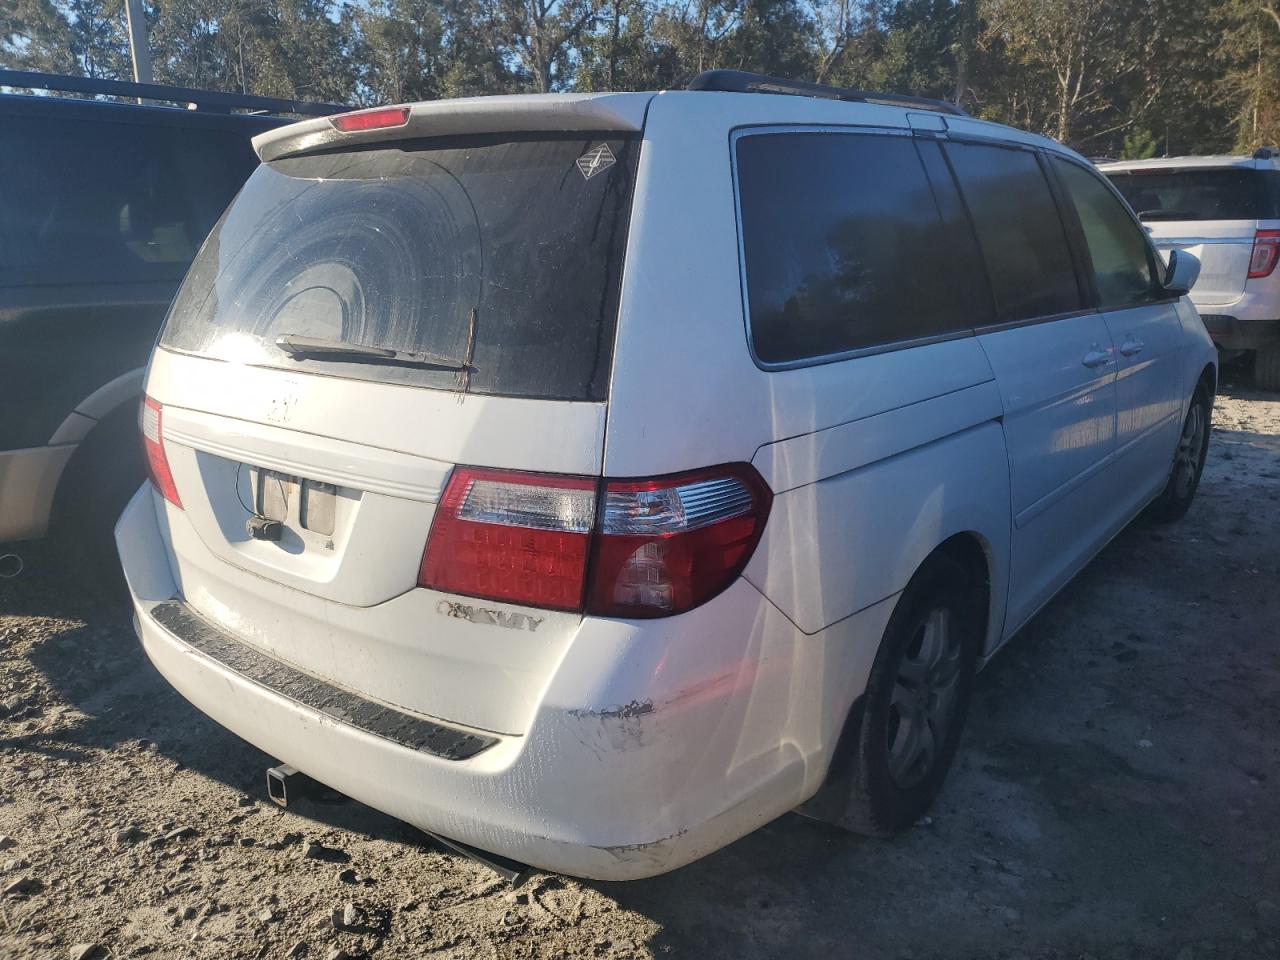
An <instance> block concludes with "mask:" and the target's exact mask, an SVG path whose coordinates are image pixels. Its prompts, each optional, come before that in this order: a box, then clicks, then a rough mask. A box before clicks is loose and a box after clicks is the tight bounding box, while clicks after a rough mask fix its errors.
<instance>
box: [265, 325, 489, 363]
mask: <svg viewBox="0 0 1280 960" xmlns="http://www.w3.org/2000/svg"><path fill="white" fill-rule="evenodd" d="M276 346H277V347H279V348H280V349H281V350H283V351H284V352H285V353H287V354H288V355H289V356H291V357H293V358H294V359H295V360H301V359H303V358H304V357H317V358H320V359H324V360H353V361H372V362H374V363H395V364H400V365H403V366H406V367H425V368H427V369H430V370H472V369H474V368H473V367H472V366H471V364H469V363H467V361H465V360H459V359H457V358H456V357H446V356H442V355H441V354H438V353H426V352H417V353H415V352H410V351H408V350H390V349H388V348H386V347H371V346H367V345H366V344H363V343H348V342H346V341H344V340H326V339H324V338H323V337H304V336H300V335H298V334H296V333H286V334H283V335H281V336H279V337H276Z"/></svg>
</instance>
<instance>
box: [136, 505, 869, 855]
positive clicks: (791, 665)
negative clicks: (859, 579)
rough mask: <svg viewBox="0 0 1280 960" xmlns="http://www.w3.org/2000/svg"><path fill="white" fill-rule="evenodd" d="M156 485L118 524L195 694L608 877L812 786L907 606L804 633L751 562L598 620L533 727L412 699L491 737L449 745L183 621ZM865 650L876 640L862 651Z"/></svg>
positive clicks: (479, 833) (521, 851)
mask: <svg viewBox="0 0 1280 960" xmlns="http://www.w3.org/2000/svg"><path fill="white" fill-rule="evenodd" d="M151 497H152V494H151V491H150V488H149V487H145V486H144V487H143V489H142V490H140V491H139V493H138V495H136V496H135V497H134V499H133V501H131V503H130V504H129V507H128V508H127V509H126V510H125V513H124V515H123V516H122V517H121V519H120V522H119V524H118V525H117V528H116V537H117V542H118V544H119V546H120V553H121V560H122V563H123V566H124V570H125V574H126V577H127V578H128V580H129V586H130V590H131V592H132V593H133V598H134V609H135V615H136V623H137V629H138V634H139V637H140V638H141V641H142V644H143V647H144V648H145V650H146V652H147V655H148V656H149V657H150V659H151V661H152V662H153V663H154V664H155V666H156V668H157V669H158V670H159V671H160V672H161V673H162V674H163V675H164V676H165V678H166V679H167V680H168V681H169V682H170V683H171V684H173V686H174V687H175V688H176V689H177V690H178V691H179V692H180V693H181V694H182V695H183V696H184V697H186V698H187V699H188V700H189V701H191V703H192V704H194V705H195V706H196V707H197V708H199V709H200V710H201V711H203V712H204V713H206V714H208V715H209V716H210V717H212V718H213V719H214V720H215V721H217V722H218V723H220V724H222V725H223V726H225V727H227V728H229V729H230V730H232V731H233V732H235V733H237V734H238V735H240V736H241V737H243V738H244V739H246V740H248V741H249V742H251V743H253V744H254V745H255V746H257V747H259V748H260V749H261V750H263V751H265V752H266V753H269V754H270V755H272V756H274V757H277V758H278V759H280V760H281V761H283V762H285V763H288V764H289V765H291V766H293V767H296V768H297V769H299V770H302V771H304V772H305V773H307V774H308V775H310V776H311V777H313V778H315V779H316V780H319V781H321V782H322V783H325V784H327V785H329V786H330V787H333V788H334V789H336V790H338V791H340V792H342V793H344V794H346V795H348V796H350V797H353V798H355V799H357V800H359V801H361V802H363V803H366V804H368V805H369V806H371V807H374V808H376V809H379V810H382V811H384V812H386V813H388V814H390V815H392V816H394V817H397V818H399V819H401V820H404V821H406V822H408V823H411V824H413V825H415V826H417V827H419V828H421V829H424V830H427V831H430V832H432V833H436V834H439V835H441V836H445V837H449V838H452V839H455V840H460V841H463V842H464V843H467V844H470V845H471V846H474V847H477V848H479V849H481V850H486V851H490V852H493V853H498V854H502V855H503V856H506V857H510V858H512V859H515V860H519V861H523V862H525V863H529V864H531V865H533V866H536V867H540V868H543V869H546V870H551V871H555V872H560V873H566V874H571V875H576V876H584V877H590V878H594V879H601V880H626V879H634V878H639V877H646V876H652V875H655V874H660V873H664V872H666V871H668V870H672V869H674V868H676V867H679V866H681V865H683V864H685V863H688V862H690V861H692V860H694V859H697V858H698V857H701V856H704V855H705V854H707V853H710V852H712V851H713V850H715V849H717V848H719V847H722V846H724V845H725V844H727V843H729V842H731V841H732V840H734V839H736V838H738V837H740V836H742V835H744V834H746V833H748V832H750V831H751V830H753V829H755V828H756V827H758V826H760V825H762V824H763V823H765V822H767V821H769V820H771V819H773V818H774V817H776V816H778V815H780V814H782V813H784V812H786V811H787V810H790V809H792V808H793V807H795V806H796V805H797V804H799V803H800V802H802V801H803V800H805V799H807V798H808V797H809V796H810V795H812V793H813V792H814V791H815V790H816V789H817V787H818V786H819V784H820V783H821V781H822V779H823V776H824V774H825V770H826V767H827V762H828V759H829V756H830V753H831V750H832V749H833V748H834V744H835V740H836V738H837V737H838V735H839V730H840V727H841V725H842V723H843V720H844V712H845V711H847V709H848V705H849V704H850V703H851V702H852V700H853V698H854V697H855V696H856V695H857V694H858V693H860V692H861V690H862V687H863V686H864V685H865V679H866V671H867V670H869V668H870V663H871V661H872V659H873V658H874V654H875V648H876V646H877V645H878V642H879V638H880V635H881V633H882V631H883V627H884V623H885V621H886V620H887V618H888V614H889V612H890V610H891V608H892V603H891V602H890V601H886V602H884V603H882V604H878V605H876V606H875V607H872V608H869V609H868V610H866V611H863V612H862V613H860V614H858V615H856V616H855V617H851V618H848V619H847V620H846V621H842V623H841V624H840V630H839V632H838V637H837V636H836V635H835V633H832V635H831V636H827V635H826V634H816V635H809V636H806V635H804V634H802V633H800V632H799V631H797V630H796V629H795V628H794V626H793V625H791V623H790V621H787V620H786V619H785V618H784V617H782V615H781V614H779V613H778V612H777V611H776V609H775V608H773V607H772V605H770V604H769V603H768V602H767V601H765V600H764V598H763V597H762V596H761V595H760V594H759V592H758V591H757V590H756V589H755V588H754V587H752V586H751V585H750V584H749V583H747V582H746V581H742V580H740V581H739V582H738V583H737V584H735V585H734V586H733V587H731V588H730V589H729V590H727V591H726V592H725V593H723V594H721V595H720V596H719V597H717V598H716V599H715V600H713V601H711V602H710V603H708V604H706V605H704V606H703V607H700V608H699V609H698V610H695V611H692V612H691V613H689V614H685V615H683V616H681V617H673V618H670V619H668V620H663V621H647V622H634V623H633V622H627V621H613V620H593V619H590V618H588V619H585V620H583V622H582V627H581V629H580V631H579V634H578V635H577V637H575V639H574V642H573V643H572V645H571V646H570V648H569V650H568V652H567V653H566V654H565V656H564V658H563V659H562V661H561V663H560V664H559V666H558V667H557V669H556V671H555V675H554V676H553V677H552V678H551V680H550V682H549V684H548V687H547V689H546V690H545V691H544V693H543V695H542V697H541V700H540V702H539V705H538V708H537V710H536V712H535V716H534V720H533V723H532V724H531V726H530V728H529V729H528V730H527V731H526V732H525V733H524V734H523V735H518V736H517V735H498V734H492V733H489V732H487V731H475V730H470V731H467V730H465V729H462V730H459V728H457V727H456V726H454V725H452V724H449V723H446V722H444V721H435V720H433V718H430V717H421V716H420V715H415V716H413V717H412V718H411V719H413V720H414V722H417V723H425V724H428V725H432V724H434V725H436V726H438V727H441V728H444V729H446V730H450V731H453V732H455V733H457V732H460V733H462V734H464V735H466V736H474V737H477V738H480V739H482V740H484V741H485V743H484V744H483V746H482V748H481V749H478V750H475V751H470V750H463V751H461V752H459V753H458V754H456V756H457V757H458V758H454V759H450V758H449V757H447V756H444V755H441V753H440V752H439V751H433V750H431V749H421V748H419V749H415V748H413V747H411V746H408V745H406V743H405V742H403V739H402V738H401V739H397V738H393V737H388V736H386V735H383V734H380V733H379V732H377V731H376V730H373V729H370V725H369V724H368V723H367V722H364V720H363V719H362V718H361V716H360V715H359V714H360V713H361V711H360V709H359V708H357V709H356V710H355V711H354V714H355V715H353V711H352V709H351V707H350V705H349V704H347V705H338V708H337V709H327V708H326V704H325V703H324V702H314V700H308V698H307V697H305V696H299V695H298V690H297V688H296V687H293V688H292V689H291V687H290V683H291V682H294V683H296V682H297V681H296V678H295V680H294V681H285V682H281V683H274V682H272V681H271V680H270V679H269V677H268V679H267V682H264V678H263V676H255V671H254V670H253V669H250V668H247V667H245V666H244V665H243V664H242V663H239V662H237V661H236V660H235V658H234V657H219V656H215V655H210V651H209V650H208V649H207V648H206V649H203V650H202V649H201V647H202V645H201V644H199V643H192V642H189V641H188V640H184V638H183V636H182V635H181V634H182V633H183V632H184V629H183V628H182V627H181V625H180V623H179V622H178V621H175V620H174V619H173V617H172V616H171V615H169V614H166V613H165V611H166V610H168V611H170V614H171V612H172V610H173V609H174V606H175V603H174V602H173V600H172V598H177V601H178V604H177V605H179V606H180V605H181V604H180V591H179V589H178V587H177V585H176V584H175V582H174V577H173V575H172V574H171V572H170V567H169V562H168V554H167V550H166V544H165V539H166V537H165V535H164V534H163V532H162V531H161V529H160V523H159V522H158V521H157V518H156V512H155V510H154V508H153V505H152V502H151ZM162 620H163V621H165V622H161V621H162ZM166 623H167V624H168V626H166ZM175 624H176V625H177V626H176V628H175ZM171 628H174V629H171ZM833 629H834V628H833ZM224 639H226V640H228V641H229V642H231V643H234V644H236V645H238V646H240V647H246V648H249V649H250V650H252V648H251V647H249V645H248V644H244V643H243V642H241V641H238V640H236V638H229V637H225V635H224ZM829 643H839V645H840V651H839V655H838V654H837V652H836V651H834V650H833V649H832V648H830V647H829V646H828V644H829ZM851 651H857V652H860V653H861V656H860V657H859V658H858V659H857V660H856V661H850V660H849V659H848V654H849V653H850V652H851ZM258 655H259V656H261V654H260V653H259V654H258ZM837 659H843V660H844V662H843V663H837V662H836V661H837ZM672 664H675V665H676V669H670V666H671V665H672ZM286 669H287V670H290V671H292V672H293V673H294V674H299V673H300V671H296V670H293V668H288V667H286ZM268 673H269V671H268ZM309 679H310V680H311V681H314V682H316V683H320V684H321V685H327V686H329V687H330V688H331V689H333V688H334V687H333V685H331V684H327V682H326V681H324V680H323V679H321V678H309ZM365 702H366V703H367V702H368V701H365ZM375 706H379V705H375ZM388 706H389V705H380V707H381V708H384V709H385V708H386V707H388ZM392 709H393V710H394V708H392ZM398 712H399V714H400V716H401V717H404V716H405V715H406V712H405V711H398ZM384 733H385V732H384Z"/></svg>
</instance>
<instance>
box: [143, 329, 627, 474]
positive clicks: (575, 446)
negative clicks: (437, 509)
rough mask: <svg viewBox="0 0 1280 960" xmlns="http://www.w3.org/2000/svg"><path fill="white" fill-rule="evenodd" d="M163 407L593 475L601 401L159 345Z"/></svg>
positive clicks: (472, 459) (153, 378)
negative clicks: (422, 382)
mask: <svg viewBox="0 0 1280 960" xmlns="http://www.w3.org/2000/svg"><path fill="white" fill-rule="evenodd" d="M147 393H148V395H150V396H151V397H153V398H155V399H156V400H159V401H160V402H161V403H163V404H166V405H170V404H172V405H173V406H175V407H181V408H184V409H186V410H192V411H196V412H200V413H209V414H214V415H217V416H220V417H229V418H232V419H237V420H245V421H248V422H249V423H260V424H267V425H271V426H276V427H280V428H284V429H288V430H292V431H296V432H299V433H308V434H314V435H316V436H318V437H328V438H332V439H335V440H345V441H349V442H351V443H358V444H363V445H365V446H370V447H377V448H380V449H382V450H388V451H398V452H401V453H408V454H412V455H414V456H418V457H426V458H429V459H432V460H437V461H441V462H445V463H466V464H472V465H475V466H487V467H506V468H514V469H522V470H543V471H558V472H561V473H581V474H595V473H598V472H599V470H600V459H601V443H602V437H603V433H604V415H605V405H604V404H603V403H566V402H561V401H550V400H526V399H517V398H512V397H488V396H480V395H477V394H468V395H466V396H462V395H460V394H458V393H455V392H449V391H444V390H428V389H425V388H422V387H410V386H403V385H400V384H385V383H372V382H369V381H365V380H346V379H343V378H341V377H334V376H322V375H319V374H308V373H291V372H289V371H287V370H278V369H268V368H264V367H251V366H248V365H245V364H237V363H229V362H226V361H221V360H209V359H204V358H200V357H192V356H188V355H186V354H180V353H174V352H172V351H169V350H164V349H157V350H156V351H155V353H154V354H153V355H152V360H151V372H150V376H149V377H148V379H147Z"/></svg>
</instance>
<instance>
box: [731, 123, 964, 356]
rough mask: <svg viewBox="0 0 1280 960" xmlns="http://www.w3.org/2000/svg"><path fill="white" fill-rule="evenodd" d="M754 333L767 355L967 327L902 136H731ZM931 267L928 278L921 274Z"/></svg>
mask: <svg viewBox="0 0 1280 960" xmlns="http://www.w3.org/2000/svg"><path fill="white" fill-rule="evenodd" d="M737 164H738V189H739V196H740V202H741V208H742V241H743V250H744V266H745V271H746V283H747V300H748V304H749V308H750V323H751V336H752V342H753V344H754V346H755V351H756V355H757V356H758V357H759V359H760V360H762V361H763V362H766V363H782V362H786V361H790V360H798V359H803V358H807V357H817V356H824V355H830V354H836V353H842V352H845V351H848V350H854V349H858V348H860V347H867V346H873V345H876V344H882V343H887V342H892V341H900V340H909V339H914V338H918V337H927V336H932V335H937V334H943V333H948V332H952V331H956V330H964V329H968V327H969V325H970V323H971V322H972V320H971V314H970V311H969V307H968V305H967V304H966V303H965V298H963V297H960V296H957V294H956V292H955V288H954V286H953V285H951V284H949V283H947V282H945V280H942V281H941V282H939V278H938V277H937V275H936V273H932V272H933V271H936V270H937V269H939V268H942V269H946V267H947V265H948V264H950V263H951V261H950V260H949V258H948V257H947V243H946V238H945V236H944V233H945V231H944V229H943V224H942V220H941V219H940V217H939V215H938V207H937V205H936V203H935V202H934V197H933V194H932V192H931V190H930V187H929V180H928V178H927V177H926V176H925V172H924V168H923V166H922V165H921V162H920V157H919V155H918V154H917V153H916V147H915V144H914V142H913V141H912V140H911V138H909V137H897V136H878V135H867V134H844V133H776V134H754V135H749V136H744V137H741V138H740V139H739V140H738V142H737ZM931 276H932V281H933V282H926V281H929V280H930V277H931Z"/></svg>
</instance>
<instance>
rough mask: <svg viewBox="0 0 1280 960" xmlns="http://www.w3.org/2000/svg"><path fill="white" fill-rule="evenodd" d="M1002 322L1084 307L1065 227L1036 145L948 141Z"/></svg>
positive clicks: (950, 155)
mask: <svg viewBox="0 0 1280 960" xmlns="http://www.w3.org/2000/svg"><path fill="white" fill-rule="evenodd" d="M946 151H947V157H948V159H949V160H950V161H951V166H952V169H953V170H955V173H956V179H957V180H959V182H960V190H961V192H962V193H963V194H964V197H965V201H966V203H967V204H968V207H969V213H970V215H971V216H972V218H973V224H974V229H975V230H976V231H977V234H978V243H979V245H980V246H981V247H982V254H983V258H984V259H985V260H986V265H987V273H988V275H989V276H990V278H991V287H992V293H993V294H994V296H995V300H996V308H997V312H998V314H999V318H1000V320H1001V322H1005V323H1008V322H1012V321H1017V320H1028V319H1031V318H1033V317H1044V316H1052V315H1054V314H1060V313H1070V312H1071V311H1073V310H1079V309H1080V307H1081V300H1080V290H1079V287H1078V286H1077V284H1076V274H1075V267H1074V265H1073V264H1072V261H1071V250H1070V247H1069V246H1068V244H1067V234H1066V230H1065V229H1064V227H1063V225H1062V218H1061V217H1060V216H1059V215H1058V208H1057V204H1056V203H1055V202H1054V199H1053V194H1052V193H1051V192H1050V190H1049V183H1048V181H1047V180H1046V179H1045V176H1044V172H1043V171H1042V170H1041V169H1040V163H1039V161H1038V160H1037V159H1036V156H1035V154H1034V153H1031V152H1030V151H1028V150H1018V149H1011V148H1005V147H996V146H985V145H979V144H969V143H948V144H947V145H946Z"/></svg>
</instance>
